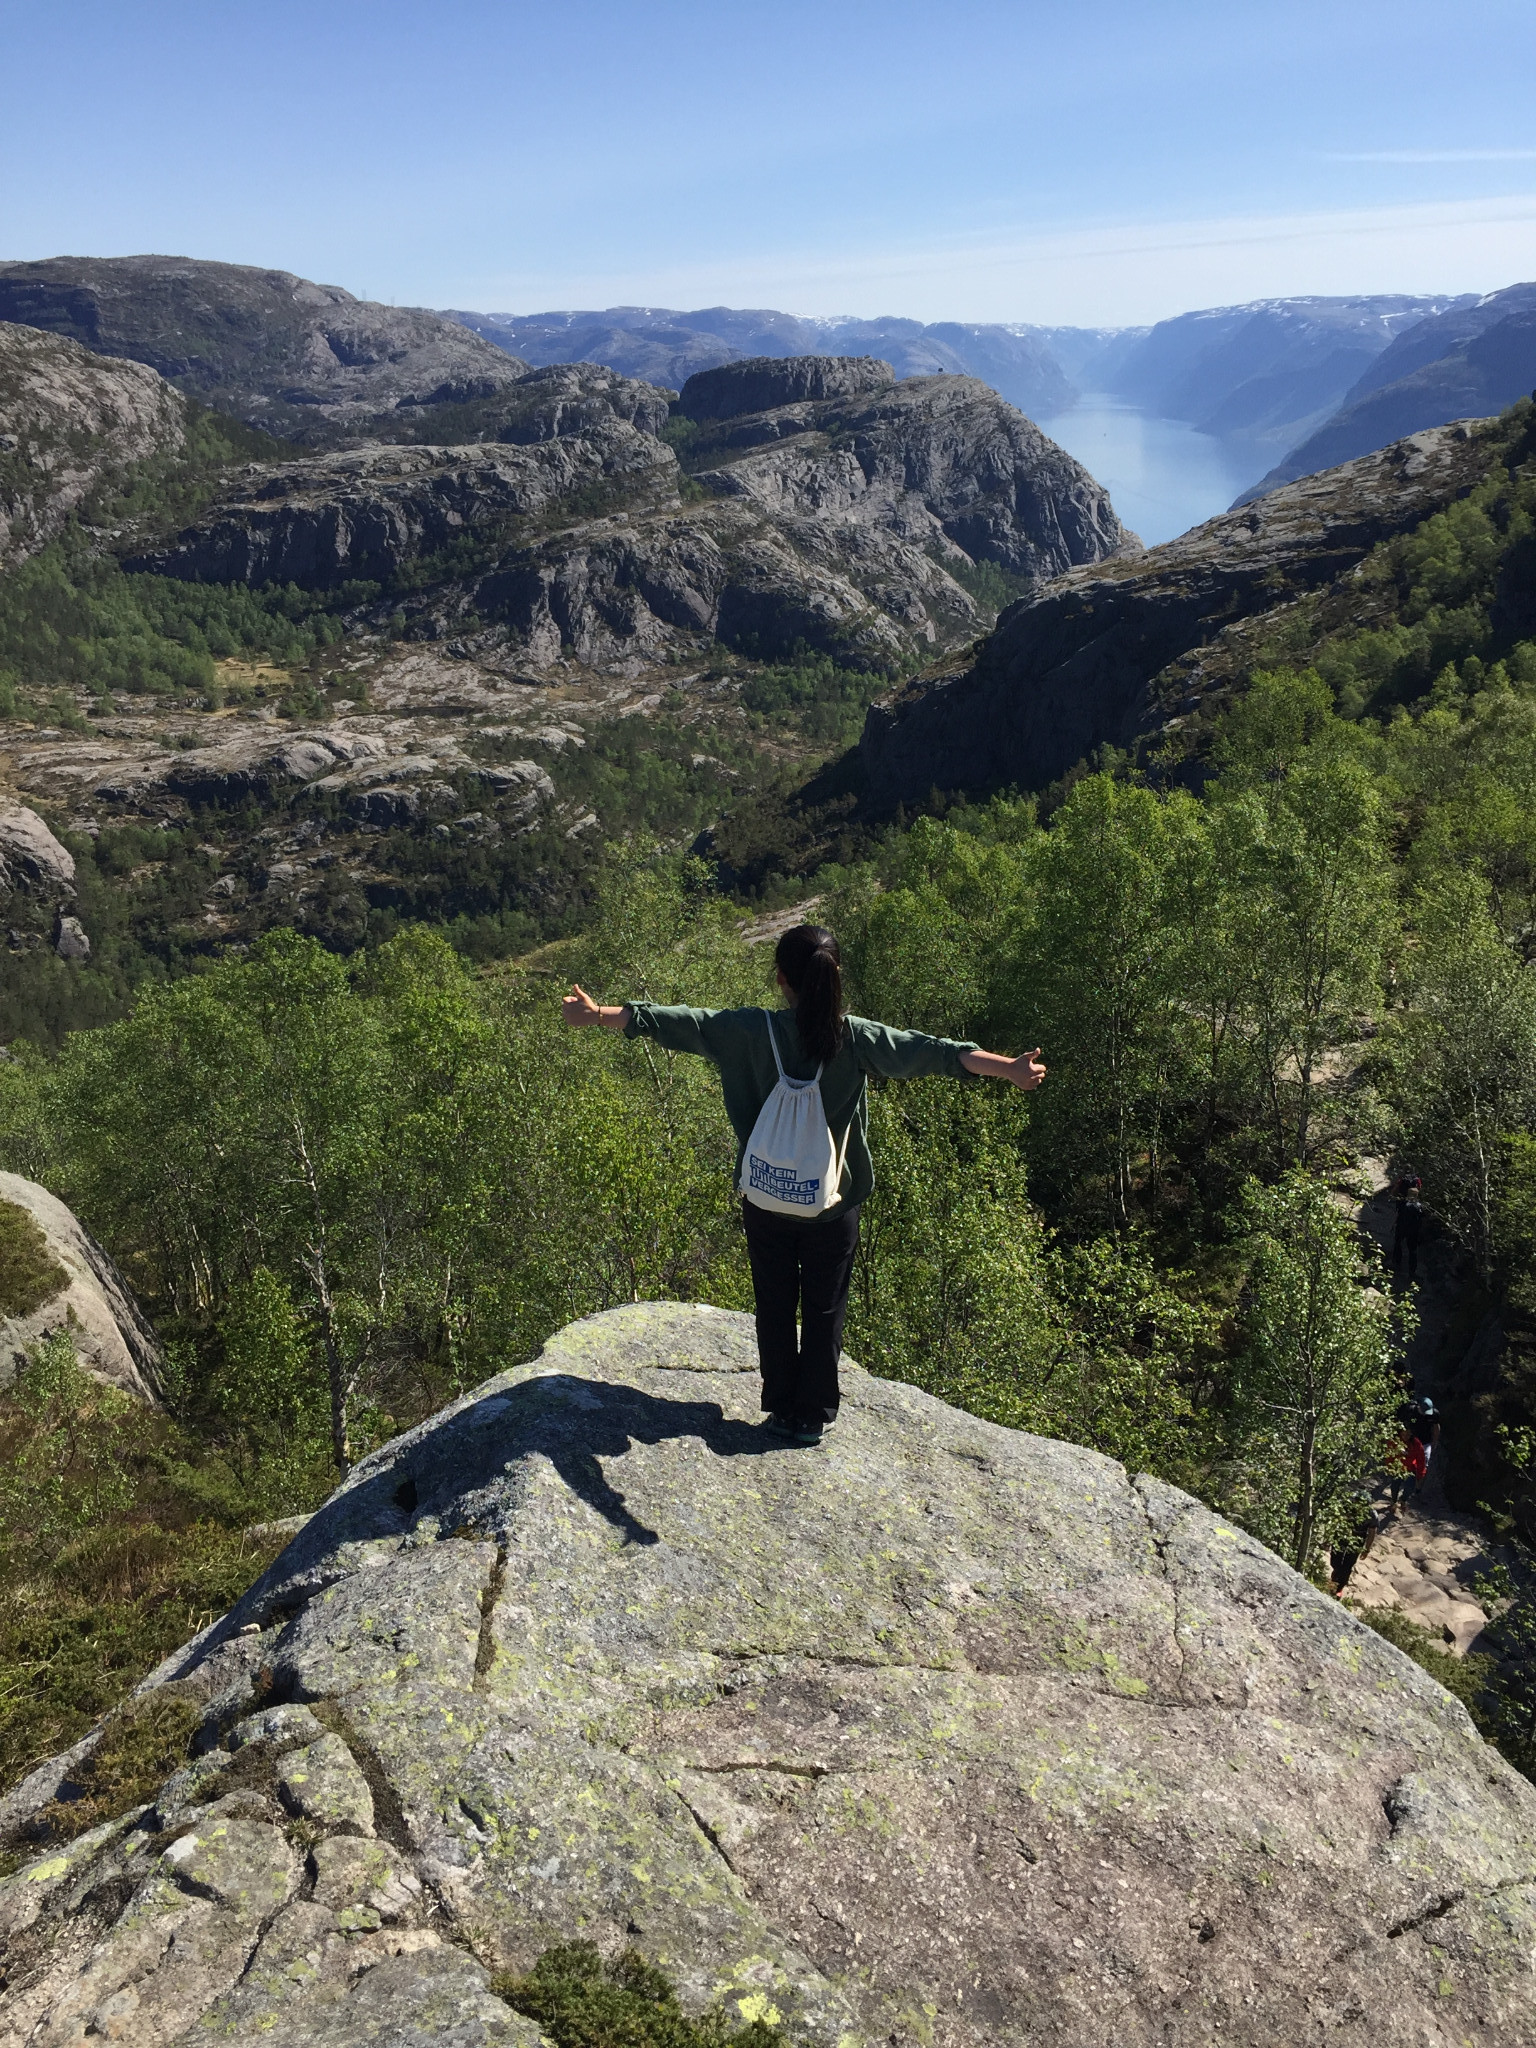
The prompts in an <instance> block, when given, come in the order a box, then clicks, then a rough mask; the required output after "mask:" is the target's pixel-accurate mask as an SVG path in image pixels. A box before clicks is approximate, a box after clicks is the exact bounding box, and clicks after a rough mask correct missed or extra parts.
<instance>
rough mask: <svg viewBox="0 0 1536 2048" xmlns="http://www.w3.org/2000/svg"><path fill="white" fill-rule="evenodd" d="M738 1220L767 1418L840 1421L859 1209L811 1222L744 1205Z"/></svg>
mask: <svg viewBox="0 0 1536 2048" xmlns="http://www.w3.org/2000/svg"><path fill="white" fill-rule="evenodd" d="M741 1213H742V1220H743V1222H744V1224H745V1226H746V1232H747V1253H748V1256H749V1257H750V1259H751V1261H752V1292H753V1294H754V1296H755V1297H756V1301H757V1355H758V1358H759V1360H760V1361H761V1363H762V1368H763V1407H764V1408H765V1409H766V1411H767V1412H768V1413H769V1414H770V1415H792V1416H805V1417H807V1418H809V1419H811V1420H814V1421H818V1422H831V1421H832V1420H833V1419H834V1418H835V1416H836V1414H837V1404H838V1390H837V1361H838V1358H839V1357H840V1355H841V1353H842V1349H843V1319H844V1317H845V1316H846V1315H847V1313H848V1282H849V1281H850V1279H852V1277H853V1253H854V1247H855V1246H856V1245H857V1244H858V1241H859V1212H858V1209H857V1208H856V1207H855V1208H852V1209H843V1208H837V1209H832V1210H829V1211H828V1213H827V1214H826V1215H825V1216H819V1217H818V1218H817V1219H816V1221H815V1222H814V1223H802V1222H800V1220H799V1219H798V1217H794V1216H780V1215H777V1214H776V1213H775V1212H774V1211H773V1210H771V1209H759V1208H758V1207H757V1205H756V1203H755V1202H743V1203H742V1205H741ZM796 1310H798V1311H799V1314H800V1331H799V1336H798V1339H797V1337H796V1332H795V1312H796Z"/></svg>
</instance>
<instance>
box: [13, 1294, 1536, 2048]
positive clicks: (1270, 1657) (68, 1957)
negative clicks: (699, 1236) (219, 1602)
mask: <svg viewBox="0 0 1536 2048" xmlns="http://www.w3.org/2000/svg"><path fill="white" fill-rule="evenodd" d="M755 1364H756V1347H755V1344H754V1341H753V1337H752V1326H751V1322H750V1319H749V1318H747V1317H746V1316H740V1315H731V1314H724V1313H721V1312H719V1311H714V1310H709V1309H702V1308H698V1307H694V1306H691V1305H687V1304H680V1303H657V1304H649V1305H647V1304H637V1305H634V1306H631V1307H626V1308H622V1309H618V1310H614V1311H612V1312H611V1313H609V1314H607V1315H603V1316H597V1317H593V1318H590V1319H589V1320H587V1321H586V1322H583V1323H578V1324H575V1325H573V1326H572V1327H571V1328H569V1329H567V1330H565V1331H563V1332H562V1333H561V1334H560V1335H559V1336H558V1337H556V1338H555V1339H554V1340H553V1341H552V1342H551V1343H550V1344H549V1345H548V1347H547V1348H546V1350H545V1351H544V1353H543V1355H542V1357H540V1358H539V1359H538V1360H536V1361H535V1362H534V1363H532V1364H530V1365H525V1366H520V1367H518V1368H516V1369H515V1370H513V1371H511V1372H508V1373H504V1374H502V1375H501V1376H499V1377H498V1378H496V1379H493V1380H490V1381H488V1382H487V1383H486V1384H485V1385H484V1386H482V1387H480V1388H478V1389H477V1390H476V1391H475V1392H474V1393H473V1394H471V1395H470V1396H468V1397H467V1398H466V1399H464V1400H463V1401H461V1402H459V1403H458V1404H457V1405H456V1406H455V1407H453V1408H451V1409H449V1410H447V1411H446V1412H445V1413H444V1414H442V1415H440V1416H438V1417H437V1418H435V1419H434V1420H433V1421H431V1422H429V1423H427V1424H424V1425H423V1426H422V1427H421V1428H420V1429H417V1430H415V1431H413V1432H411V1433H410V1434H409V1435H408V1436H405V1437H402V1438H400V1439H398V1440H397V1441H396V1442H395V1443H392V1444H389V1445H387V1446H385V1447H384V1448H383V1449H382V1450H380V1451H378V1452H376V1453H374V1454H373V1455H372V1456H371V1457H369V1458H368V1459H366V1460H364V1461H363V1462H362V1463H361V1464H360V1465H359V1466H358V1467H357V1468H356V1470H355V1471H354V1472H353V1473H352V1475H351V1476H350V1478H349V1479H348V1480H347V1482H346V1483H345V1485H344V1486H343V1487H342V1488H341V1490H340V1491H339V1492H338V1493H337V1494H336V1495H334V1496H333V1497H332V1499H331V1501H330V1502H329V1503H328V1504H327V1505H326V1506H325V1507H324V1508H322V1509H321V1511H320V1512H319V1513H318V1514H317V1515H316V1516H315V1517H314V1518H313V1519H312V1520H311V1521H310V1522H309V1524H308V1525H307V1526H306V1527H305V1529H304V1530H303V1531H302V1533H301V1534H300V1535H299V1536H298V1537H296V1538H295V1540H294V1542H293V1543H292V1544H291V1545H290V1547H289V1549H288V1550H287V1551H286V1552H285V1553H284V1555H283V1556H282V1557H281V1558H279V1559H278V1561H277V1563H276V1564H275V1565H274V1566H273V1567H272V1568H271V1570H270V1571H269V1572H268V1573H267V1574H266V1575H265V1576H264V1577H263V1579H262V1580H261V1581H260V1582H259V1583H258V1584H257V1585H256V1586H255V1587H253V1588H252V1590H251V1591H250V1593H248V1594H247V1595H246V1597H245V1598H244V1599H243V1600H242V1601H241V1602H240V1603H239V1604H238V1605H237V1606H236V1607H235V1609H234V1610H233V1611H232V1612H231V1613H230V1614H229V1615H228V1616H226V1617H225V1618H224V1619H223V1620H222V1621H220V1622H218V1623H217V1624H215V1626H214V1627H213V1628H211V1629H209V1630H207V1631H205V1632H204V1633H203V1634H202V1635H201V1636H199V1637H197V1638H196V1639H195V1640H194V1641H193V1642H192V1643H190V1644H189V1645H188V1646H187V1647H186V1649H185V1650H183V1651H182V1652H180V1653H178V1654H177V1655H176V1656H174V1657H172V1658H171V1659H169V1660H168V1661H167V1663H166V1664H165V1665H164V1666H162V1667H161V1669H160V1670H159V1671H158V1672H157V1673H156V1674H155V1675H154V1677H153V1678H152V1679H151V1680H150V1681H149V1682H148V1683H149V1687H150V1689H152V1690H158V1689H163V1688H165V1687H172V1688H174V1689H175V1690H176V1691H177V1692H179V1693H180V1694H181V1695H182V1696H183V1697H185V1698H190V1699H191V1700H192V1701H193V1702H194V1703H195V1704H196V1705H197V1707H198V1708H199V1709H200V1710H201V1714H202V1721H201V1728H200V1732H199V1734H198V1735H197V1737H195V1738H194V1744H193V1747H194V1752H195V1754H194V1758H193V1760H192V1761H190V1762H189V1763H188V1765H187V1766H186V1767H185V1768H183V1769H181V1770H179V1771H177V1772H176V1774H175V1775H174V1776H173V1777H172V1778H171V1779H170V1780H169V1781H168V1782H167V1783H166V1784H165V1786H164V1787H163V1788H162V1789H161V1790H160V1791H159V1792H158V1793H157V1794H156V1796H155V1798H154V1800H153V1801H152V1803H151V1804H150V1806H148V1807H146V1808H141V1809H139V1810H137V1811H135V1812H132V1813H128V1814H125V1815H123V1816H122V1817H121V1818H120V1819H118V1820H116V1821H108V1822H106V1823H105V1824H104V1825H102V1826H101V1827H100V1828H98V1829H97V1830H95V1831H94V1832H93V1833H92V1834H90V1835H86V1836H83V1837H82V1838H81V1839H80V1840H78V1841H76V1842H73V1843H66V1844H58V1843H50V1842H48V1841H47V1840H46V1839H44V1840H43V1841H41V1842H39V1843H38V1844H37V1853H36V1855H35V1858H34V1860H33V1861H32V1862H31V1863H30V1864H29V1865H27V1866H26V1867H24V1868H23V1869H22V1870H20V1871H19V1872H18V1873H17V1875H16V1876H14V1877H12V1878H11V1879H9V1880H8V1881H7V1882H6V1883H5V1884H4V1885H3V1886H0V1931H3V1935H4V1938H5V1941H6V1954H5V1959H4V1972H5V1978H4V1981H5V1989H4V1991H3V1993H0V2015H3V2017H0V2026H3V2027H4V2029H5V2031H4V2033H3V2035H0V2038H3V2039H4V2040H5V2041H6V2042H7V2043H17V2044H20V2043H22V2042H28V2043H32V2044H39V2048H53V2044H56V2043H57V2044H60V2048H62V2044H63V2043H65V2042H67V2041H71V2040H79V2039H81V2038H82V2037H85V2038H89V2037H91V2036H92V2035H101V2036H104V2037H108V2038H118V2039H130V2040H132V2041H133V2042H134V2043H135V2044H137V2048H162V2044H165V2048H169V2044H170V2043H171V2042H173V2041H175V2040H179V2039H186V2038H191V2037H193V2035H194V2033H195V2034H196V2035H198V2036H201V2035H202V2034H204V2033H206V2035H207V2036H208V2038H214V2037H215V2036H216V2037H217V2038H219V2039H224V2040H230V2041H233V2042H236V2043H243V2042H252V2043H254V2042H257V2041H266V2042H280V2043H285V2044H290V2048H300V2044H303V2048H310V2044H314V2048H321V2044H324V2043H330V2044H336V2043H343V2044H350V2043H353V2042H356V2043H358V2044H359V2048H361V2044H362V2043H363V2042H365V2041H377V2040H382V2039H388V2040H390V2041H392V2042H400V2043H402V2044H409V2048H415V2044H416V2043H417V2042H418V2041H419V2042H422V2043H423V2044H425V2043H426V2042H428V2041H431V2040H438V2041H442V2040H450V2041H453V2042H457V2043H460V2044H462V2048H481V2044H488V2043H490V2042H492V2041H497V2040H500V2041H503V2042H505V2041H507V2040H509V2039H510V2040H514V2041H515V2040H522V2041H525V2042H527V2043H528V2044H529V2048H534V2043H533V2037H532V2032H531V2029H528V2028H527V2026H526V2023H525V2022H519V2021H517V2020H515V2019H514V2017H513V2015H512V2014H511V2013H510V2012H508V2011H507V2009H506V2008H505V2007H504V2006H502V2005H501V2004H500V2002H499V2000H498V1999H497V1998H496V1997H495V1995H494V1993H493V1992H492V1991H491V1989H490V1988H489V1986H488V1984H487V1971H488V1970H492V1969H496V1968H508V1967H510V1968H513V1969H524V1968H526V1967H527V1966H528V1965H529V1964H530V1963H531V1962H532V1961H533V1960H534V1958H535V1957H537V1956H538V1954H539V1953H540V1952H541V1951H542V1950H543V1949H544V1948H545V1947H546V1946H548V1945H549V1944H551V1943H554V1942H558V1941H563V1940H569V1939H571V1938H573V1937H577V1936H579V1937H582V1938H586V1939H590V1940H595V1941H596V1942H597V1943H599V1945H600V1946H602V1947H603V1948H604V1949H606V1950H613V1949H618V1948H622V1947H624V1946H628V1945H634V1946H636V1947H638V1948H640V1949H641V1950H643V1951H644V1952H645V1953H647V1954H648V1955H651V1956H653V1957H657V1958H659V1959H660V1960H661V1961H662V1962H663V1964H664V1966H665V1967H666V1969H667V1970H668V1972H669V1973H670V1974H671V1975H672V1976H673V1977H674V1978H675V1980H676V1981H677V1982H678V1984H679V1987H680V1990H681V1993H682V1996H683V1998H684V2000H685V2002H686V2003H687V2004H688V2005H689V2006H690V2007H691V2008H693V2009H694V2010H698V2009H699V2008H701V2007H703V2006H706V2005H708V2004H709V2003H711V2002H713V2001H716V2000H718V2001H721V2002H723V2004H724V2006H725V2009H726V2012H727V2015H728V2016H729V2017H730V2018H732V2019H737V2018H739V2017H745V2018H749V2019H750V2018H762V2019H766V2020H768V2021H769V2023H770V2024H773V2023H782V2024H783V2025H784V2026H785V2027H786V2029H787V2031H788V2033H789V2035H790V2038H791V2039H795V2040H800V2041H804V2042H808V2043H812V2044H817V2048H861V2044H865V2043H873V2042H881V2043H886V2044H895V2048H917V2044H919V2043H930V2044H931V2043H938V2044H941V2048H994V2044H997V2048H1001V2044H1003V2043H1012V2042H1021V2041H1045V2040H1049V2041H1052V2042H1055V2043H1059V2044H1061V2048H1101V2044H1102V2043H1104V2042H1105V2041H1107V2040H1116V2041H1127V2042H1131V2041H1134V2042H1151V2041H1163V2040H1165V2039H1177V2040H1185V2039H1187V2040H1189V2041H1192V2042H1217V2041H1219V2042H1221V2043H1223V2044H1227V2048H1261V2044H1262V2048H1274V2044H1276V2043H1299V2042H1301V2041H1302V2040H1304V2039H1312V2038H1314V2037H1315V2036H1316V2035H1317V2033H1318V2031H1319V2030H1320V2029H1327V2030H1328V2032H1329V2033H1330V2034H1331V2035H1335V2036H1336V2037H1337V2038H1339V2039H1341V2040H1351V2041H1353V2040H1357V2039H1358V2040H1361V2041H1363V2040H1364V2039H1366V2038H1367V2036H1368V2034H1369V2035H1370V2037H1372V2038H1376V2037H1381V2036H1386V2037H1390V2038H1393V2039H1419V2038H1423V2039H1426V2040H1428V2039H1433V2040H1437V2041H1444V2042H1447V2043H1449V2042H1455V2041H1460V2040H1462V2039H1467V2038H1471V2037H1473V2036H1474V2035H1476V2036H1478V2037H1479V2038H1481V2039H1484V2040H1486V2041H1489V2042H1490V2043H1492V2042H1495V2041H1497V2042H1500V2043H1504V2042H1509V2043H1513V2042H1516V2041H1520V2040H1524V2039H1528V2038H1530V2036H1531V2033H1532V2030H1533V2028H1536V1994H1533V1991H1532V1981H1531V1974H1530V1970H1529V1967H1528V1957H1529V1951H1530V1945H1531V1942H1532V1939H1533V1937H1536V1918H1533V1906H1532V1892H1533V1881H1532V1875H1531V1849H1530V1843H1531V1837H1532V1833H1533V1830H1536V1792H1533V1790H1532V1788H1531V1786H1530V1785H1529V1784H1528V1783H1527V1782H1526V1781H1525V1780H1524V1779H1522V1778H1520V1777H1519V1776H1518V1775H1517V1774H1516V1773H1515V1772H1514V1771H1513V1770H1512V1769H1511V1767H1510V1766H1509V1765H1508V1764H1506V1763H1505V1762H1504V1761H1503V1759H1502V1758H1501V1757H1499V1756H1498V1755H1497V1754H1496V1753H1495V1752H1494V1751H1492V1750H1491V1749H1489V1748H1488V1747H1487V1746H1486V1745H1485V1744H1484V1743H1483V1742H1482V1741H1481V1740H1480V1739H1479V1738H1478V1736H1477V1735H1476V1734H1475V1733H1474V1732H1473V1730H1472V1727H1471V1725H1470V1723H1469V1721H1468V1719H1467V1716H1466V1714H1465V1712H1464V1710H1463V1709H1462V1708H1461V1707H1460V1706H1459V1705H1458V1704H1457V1703H1456V1702H1455V1701H1453V1700H1452V1699H1451V1698H1450V1697H1449V1696H1448V1695H1447V1694H1446V1693H1444V1692H1443V1691H1441V1690H1440V1688H1439V1687H1438V1686H1436V1685H1435V1683H1434V1681H1433V1680H1432V1679H1430V1678H1429V1677H1428V1676H1427V1675H1426V1674H1425V1673H1424V1672H1422V1671H1420V1670H1419V1669H1418V1667H1417V1666H1415V1665H1413V1664H1411V1663H1410V1662H1409V1661H1408V1660H1407V1659H1406V1658H1405V1657H1403V1656H1402V1655H1400V1654H1399V1653H1398V1652H1397V1651H1396V1650H1394V1649H1392V1648H1391V1647H1390V1646H1389V1645H1388V1644H1386V1643H1385V1642H1384V1641H1383V1640H1382V1639H1381V1638H1380V1637H1379V1636H1376V1635H1374V1634H1372V1633H1371V1632H1370V1631H1369V1630H1367V1629H1366V1628H1365V1627H1364V1626H1363V1625H1362V1624H1360V1623H1359V1622H1357V1621H1356V1620H1354V1619H1353V1617H1351V1616H1350V1615H1349V1614H1347V1613H1345V1612H1344V1611H1342V1610H1341V1609H1340V1607H1339V1606H1338V1604H1337V1603H1336V1602H1335V1601H1333V1600H1331V1599H1329V1598H1327V1597H1326V1596H1324V1595H1322V1594H1320V1593H1318V1592H1317V1591H1316V1590H1315V1589H1314V1588H1313V1587H1312V1586H1310V1585H1308V1584H1307V1583H1306V1582H1305V1581H1304V1580H1303V1579H1300V1578H1298V1577H1297V1576H1296V1574H1295V1573H1293V1572H1292V1571H1290V1570H1289V1569H1287V1567H1286V1566H1284V1565H1283V1564H1281V1563H1280V1562H1279V1560H1278V1559H1277V1558H1275V1557H1273V1556H1272V1555H1271V1554H1270V1553H1268V1552H1267V1551H1265V1550H1264V1549H1263V1548H1262V1546H1261V1545H1259V1544H1258V1543H1256V1542H1254V1541H1253V1540H1252V1539H1251V1538H1249V1537H1247V1536H1245V1535H1243V1534H1242V1533H1241V1532H1240V1531H1239V1530H1237V1529H1235V1528H1233V1527H1232V1526H1231V1525H1230V1524H1227V1523H1225V1522H1222V1521H1221V1520H1220V1519H1219V1518H1217V1517H1216V1516H1214V1515H1212V1514H1210V1513H1208V1512H1207V1511H1206V1510H1205V1509H1204V1508H1202V1507H1201V1506H1200V1505H1199V1504H1198V1503H1197V1502H1195V1501H1193V1500H1191V1499H1190V1498H1189V1497H1188V1496H1187V1495H1184V1494H1181V1493H1179V1492H1177V1491H1176V1490H1175V1489H1173V1488H1171V1487H1168V1486H1164V1485H1162V1484H1160V1483H1159V1482H1157V1481H1154V1480H1149V1479H1146V1478H1135V1479H1133V1478H1131V1477H1129V1476H1128V1475H1127V1474H1126V1473H1125V1472H1124V1471H1123V1470H1122V1469H1121V1468H1120V1467H1119V1466H1118V1465H1114V1464H1112V1463H1110V1462H1109V1461H1108V1460H1107V1459H1105V1458H1101V1457H1098V1456H1096V1455H1095V1454H1093V1453H1092V1452H1089V1451H1084V1450H1079V1449H1076V1448H1074V1447H1072V1446H1070V1445H1065V1444H1059V1443H1049V1442H1045V1441H1042V1440H1040V1439H1037V1438H1031V1437H1025V1436H1021V1435H1018V1434H1017V1433H1015V1432H1013V1431H1010V1430H1006V1429H1001V1428H998V1427H996V1426H995V1425H993V1424H989V1423H985V1422H980V1421H977V1420H976V1419H974V1418H973V1417H971V1416H968V1415H965V1414H962V1413H959V1412H958V1411H956V1410H954V1409H951V1408H947V1407H945V1406H944V1404H943V1403H941V1402H938V1401H935V1400H933V1399H932V1398H930V1397H929V1396H927V1395H924V1394H921V1393H918V1392H916V1391H915V1390H913V1389H911V1388H907V1387H903V1386H900V1385H895V1384H892V1383H891V1382H888V1381H882V1380H879V1379H876V1378H872V1377H870V1376H869V1375H867V1374H865V1373H863V1372H861V1371H860V1370H859V1369H858V1368H857V1367H856V1366H852V1365H850V1366H848V1368H847V1379H846V1397H845V1400H844V1405H843V1410H842V1414H841V1416H840V1417H839V1420H838V1423H837V1426H836V1428H835V1429H834V1430H833V1431H832V1432H831V1434H830V1435H829V1438H828V1440H827V1443H826V1444H825V1446H824V1447H823V1448H822V1449H821V1450H819V1451H815V1452H809V1453H807V1452H803V1451H795V1450H786V1449H784V1448H782V1447H779V1446H777V1445H775V1444H774V1443H773V1442H771V1441H769V1440H767V1439H765V1437H764V1436H763V1434H762V1431H761V1427H760V1420H759V1415H758V1410H757V1395H758V1383H757V1375H756V1371H755ZM89 1746H90V1738H87V1742H86V1744H85V1745H82V1748H83V1749H88V1748H89ZM79 1754H80V1752H76V1753H74V1754H73V1756H72V1757H70V1758H63V1759H55V1760H54V1761H53V1762H52V1763H50V1764H46V1765H44V1766H42V1767H40V1768H39V1769H38V1770H37V1771H35V1772H34V1773H33V1774H32V1776H31V1778H30V1779H29V1780H28V1781H27V1782H26V1784H25V1785H24V1786H23V1787H21V1788H20V1789H19V1790H18V1791H17V1792H16V1793H14V1794H12V1795H11V1796H10V1797H9V1798H8V1799H7V1800H6V1801H5V1802H4V1804H3V1807H0V1825H3V1826H4V1827H5V1828H7V1829H8V1830H9V1831H10V1832H11V1833H12V1835H13V1836H14V1835H15V1834H16V1833H17V1831H24V1830H25V1829H26V1828H27V1827H28V1826H29V1825H34V1826H36V1825H39V1824H40V1823H39V1822H38V1820H37V1816H39V1815H40V1813H41V1811H42V1809H43V1807H44V1806H45V1804H46V1802H47V1801H49V1800H50V1799H51V1798H53V1797H54V1796H55V1795H56V1794H58V1793H59V1792H60V1790H61V1788H62V1790H63V1793H64V1796H65V1798H66V1799H67V1798H68V1796H69V1785H70V1771H71V1769H72V1768H73V1767H74V1765H75V1764H77V1763H78V1761H79ZM1367 2014H1369V2020H1367V2018H1366V2015H1367Z"/></svg>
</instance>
